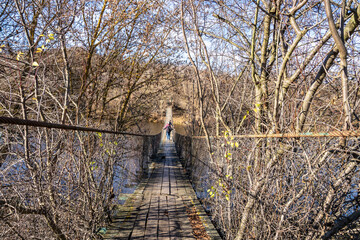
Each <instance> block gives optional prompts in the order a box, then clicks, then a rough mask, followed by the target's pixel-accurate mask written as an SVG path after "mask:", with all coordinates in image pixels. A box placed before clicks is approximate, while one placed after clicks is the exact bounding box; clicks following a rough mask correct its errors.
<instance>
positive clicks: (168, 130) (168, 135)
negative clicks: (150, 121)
mask: <svg viewBox="0 0 360 240" xmlns="http://www.w3.org/2000/svg"><path fill="white" fill-rule="evenodd" d="M173 129H174V126H173V124H172V123H171V121H169V123H167V124H166V125H165V127H164V130H166V138H167V140H170V135H171V131H172V130H173Z"/></svg>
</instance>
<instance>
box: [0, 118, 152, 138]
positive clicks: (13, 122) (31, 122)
mask: <svg viewBox="0 0 360 240" xmlns="http://www.w3.org/2000/svg"><path fill="white" fill-rule="evenodd" d="M0 124H11V125H24V126H33V127H45V128H57V129H63V130H77V131H84V132H100V133H110V134H119V135H128V136H138V137H151V136H154V135H148V134H137V133H128V132H118V131H110V130H105V129H98V128H88V127H81V126H73V125H65V124H57V123H49V122H41V121H34V120H25V119H20V118H12V117H0Z"/></svg>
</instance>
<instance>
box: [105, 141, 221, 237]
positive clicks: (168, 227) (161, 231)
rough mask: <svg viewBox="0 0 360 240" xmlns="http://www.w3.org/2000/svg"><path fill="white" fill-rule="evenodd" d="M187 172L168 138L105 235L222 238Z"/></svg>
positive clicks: (119, 209)
mask: <svg viewBox="0 0 360 240" xmlns="http://www.w3.org/2000/svg"><path fill="white" fill-rule="evenodd" d="M184 173H185V172H184V169H183V168H182V166H181V164H180V161H179V158H178V156H177V154H176V149H175V146H174V143H173V142H172V141H165V142H164V143H163V144H162V146H161V147H160V150H159V152H158V155H157V158H156V159H155V160H154V162H153V163H152V174H151V175H150V177H149V178H147V179H144V180H143V181H142V182H141V183H140V184H139V186H138V188H137V189H136V190H135V192H134V194H132V195H131V197H130V198H129V199H128V200H127V201H126V203H125V204H124V205H122V206H120V207H119V208H118V209H117V211H115V214H114V216H113V223H112V224H110V226H108V227H107V232H106V234H105V235H104V239H164V240H165V239H221V238H220V236H219V234H218V232H217V231H216V229H215V228H214V226H213V224H212V223H211V221H210V219H209V218H208V216H207V215H206V213H205V212H204V209H203V208H202V206H201V204H200V203H199V201H198V199H197V198H196V195H195V192H194V190H193V188H192V186H191V184H190V181H189V180H188V179H187V178H186V176H185V174H184Z"/></svg>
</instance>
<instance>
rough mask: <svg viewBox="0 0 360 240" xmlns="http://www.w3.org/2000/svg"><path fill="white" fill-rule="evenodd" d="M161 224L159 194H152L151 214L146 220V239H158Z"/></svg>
mask: <svg viewBox="0 0 360 240" xmlns="http://www.w3.org/2000/svg"><path fill="white" fill-rule="evenodd" d="M158 226H159V196H157V195H155V196H154V195H153V196H151V202H150V209H149V216H148V218H147V221H146V229H145V236H144V239H149V240H151V239H157V236H158Z"/></svg>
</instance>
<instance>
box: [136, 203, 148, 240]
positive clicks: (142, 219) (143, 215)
mask: <svg viewBox="0 0 360 240" xmlns="http://www.w3.org/2000/svg"><path fill="white" fill-rule="evenodd" d="M149 209H150V198H148V197H146V198H144V200H143V201H142V203H141V206H140V210H139V211H138V214H137V217H136V221H135V224H134V226H133V230H132V233H131V239H144V236H145V229H146V221H147V218H148V215H149Z"/></svg>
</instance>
